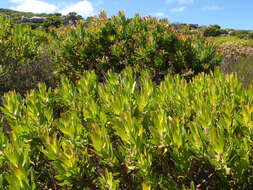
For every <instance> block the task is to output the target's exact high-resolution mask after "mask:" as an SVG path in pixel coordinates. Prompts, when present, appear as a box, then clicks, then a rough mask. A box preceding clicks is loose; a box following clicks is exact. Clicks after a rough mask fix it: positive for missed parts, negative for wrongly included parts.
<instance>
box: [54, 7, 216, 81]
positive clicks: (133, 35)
mask: <svg viewBox="0 0 253 190" xmlns="http://www.w3.org/2000/svg"><path fill="white" fill-rule="evenodd" d="M51 45H52V46H51V50H52V57H53V62H54V63H55V64H56V65H57V67H58V72H59V73H61V74H65V75H66V76H68V77H69V78H71V79H73V80H76V79H78V78H80V76H81V75H82V73H83V72H84V71H85V70H95V72H96V73H97V74H98V76H99V78H102V79H103V78H104V74H105V73H106V71H108V70H109V69H110V70H112V71H114V72H120V71H122V70H123V69H124V68H126V67H129V66H131V67H134V68H138V69H140V70H141V69H149V70H150V72H151V74H152V76H153V78H154V79H155V80H157V81H160V80H161V79H163V76H165V74H167V73H172V74H181V75H184V76H185V77H188V78H191V77H192V76H195V75H197V74H198V73H200V72H210V71H212V70H213V69H214V67H215V66H217V65H219V63H220V61H221V57H220V55H218V54H217V53H216V52H215V49H214V48H213V47H212V45H210V44H208V43H206V42H205V40H204V39H201V38H190V37H187V36H182V35H179V34H177V32H176V31H174V29H173V27H171V26H170V25H169V23H168V21H167V20H166V19H163V20H162V19H157V18H154V17H141V16H140V15H136V16H135V17H133V18H126V16H125V15H124V13H123V12H119V14H118V15H117V16H113V17H111V18H107V16H106V14H105V12H101V14H100V15H99V16H98V17H93V18H92V19H90V20H89V22H88V24H87V23H80V24H78V25H77V26H76V27H64V28H60V29H59V30H58V31H56V32H55V35H54V38H53V40H52V44H51Z"/></svg>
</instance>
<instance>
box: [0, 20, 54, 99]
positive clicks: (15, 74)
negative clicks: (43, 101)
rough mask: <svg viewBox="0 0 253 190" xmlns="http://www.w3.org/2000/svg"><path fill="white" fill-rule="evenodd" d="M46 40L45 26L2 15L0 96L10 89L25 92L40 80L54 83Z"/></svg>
mask: <svg viewBox="0 0 253 190" xmlns="http://www.w3.org/2000/svg"><path fill="white" fill-rule="evenodd" d="M47 40H48V34H45V32H44V31H42V30H32V29H31V28H30V27H29V26H26V25H14V24H13V22H12V21H11V20H10V19H7V18H4V17H0V41H1V43H0V96H1V95H2V94H3V93H5V92H8V91H9V90H16V91H18V92H20V93H21V94H25V93H26V91H27V90H29V89H31V88H35V87H36V86H37V84H38V82H46V83H47V84H48V85H52V84H53V83H54V82H53V81H54V80H53V74H52V73H53V71H54V67H53V65H52V64H51V63H50V57H49V55H48V53H47V48H46V46H45V44H46V42H47Z"/></svg>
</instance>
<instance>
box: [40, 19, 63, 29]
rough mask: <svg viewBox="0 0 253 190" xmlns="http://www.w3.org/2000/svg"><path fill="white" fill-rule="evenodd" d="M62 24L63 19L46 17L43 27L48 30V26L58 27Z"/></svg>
mask: <svg viewBox="0 0 253 190" xmlns="http://www.w3.org/2000/svg"><path fill="white" fill-rule="evenodd" d="M62 24H63V19H62V18H61V17H59V16H50V17H47V18H46V20H45V21H44V22H43V27H44V28H48V27H50V26H54V27H57V28H58V27H60V26H61V25H62Z"/></svg>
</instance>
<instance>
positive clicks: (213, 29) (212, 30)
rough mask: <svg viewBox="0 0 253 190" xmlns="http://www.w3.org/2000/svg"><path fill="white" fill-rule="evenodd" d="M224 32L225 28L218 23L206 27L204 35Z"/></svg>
mask: <svg viewBox="0 0 253 190" xmlns="http://www.w3.org/2000/svg"><path fill="white" fill-rule="evenodd" d="M221 34H223V30H221V29H220V26H218V25H211V26H208V27H206V28H205V29H204V36H206V37H208V36H219V35H221Z"/></svg>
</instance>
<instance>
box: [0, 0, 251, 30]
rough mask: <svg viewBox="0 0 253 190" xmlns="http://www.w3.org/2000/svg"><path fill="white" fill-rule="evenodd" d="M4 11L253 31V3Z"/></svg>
mask: <svg viewBox="0 0 253 190" xmlns="http://www.w3.org/2000/svg"><path fill="white" fill-rule="evenodd" d="M0 8H8V9H13V10H18V11H25V12H35V13H55V12H59V13H62V14H67V13H68V12H73V11H74V12H77V13H78V14H80V15H82V16H83V17H88V16H94V15H97V14H99V12H100V11H102V10H104V11H106V13H107V15H108V16H112V15H116V14H117V12H118V11H120V10H123V11H124V12H125V13H126V15H127V16H128V17H133V16H134V15H135V13H140V14H141V16H156V17H159V18H168V20H169V22H170V23H175V22H179V23H192V24H199V25H211V24H218V25H220V26H221V27H222V28H234V29H251V30H253V21H252V20H253V11H252V9H253V0H0Z"/></svg>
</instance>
